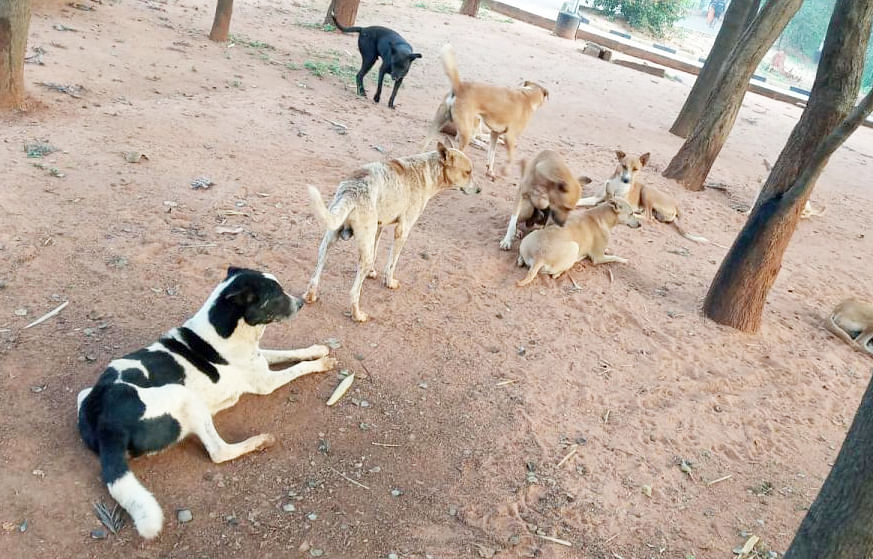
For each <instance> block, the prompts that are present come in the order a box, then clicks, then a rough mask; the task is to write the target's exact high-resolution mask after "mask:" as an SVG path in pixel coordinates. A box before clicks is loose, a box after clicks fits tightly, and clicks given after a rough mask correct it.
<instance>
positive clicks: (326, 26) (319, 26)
mask: <svg viewBox="0 0 873 559" xmlns="http://www.w3.org/2000/svg"><path fill="white" fill-rule="evenodd" d="M294 25H296V26H297V27H303V28H304V29H314V30H318V31H324V32H325V33H330V32H332V31H336V26H335V25H333V24H330V23H315V22H313V23H308V22H305V21H298V22H297V23H295V24H294Z"/></svg>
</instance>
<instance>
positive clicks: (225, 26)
mask: <svg viewBox="0 0 873 559" xmlns="http://www.w3.org/2000/svg"><path fill="white" fill-rule="evenodd" d="M232 15H233V0H218V3H217V4H216V5H215V19H214V20H212V31H210V32H209V38H210V39H212V40H213V41H218V42H224V41H226V40H227V35H228V32H229V31H230V16H232Z"/></svg>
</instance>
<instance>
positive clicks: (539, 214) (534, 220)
mask: <svg viewBox="0 0 873 559" xmlns="http://www.w3.org/2000/svg"><path fill="white" fill-rule="evenodd" d="M551 213H552V210H551V208H546V209H544V210H541V209H539V208H534V212H533V214H532V215H531V216H530V217H529V218H527V221H525V222H524V225H525V227H527V228H528V229H531V228H533V227H545V225H546V223H548V221H549V216H550V215H551Z"/></svg>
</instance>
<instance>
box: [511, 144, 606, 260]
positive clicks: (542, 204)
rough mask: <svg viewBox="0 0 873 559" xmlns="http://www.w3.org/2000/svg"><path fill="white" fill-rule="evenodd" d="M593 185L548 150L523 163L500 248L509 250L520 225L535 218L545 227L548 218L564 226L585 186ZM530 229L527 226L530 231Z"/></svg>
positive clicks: (557, 155)
mask: <svg viewBox="0 0 873 559" xmlns="http://www.w3.org/2000/svg"><path fill="white" fill-rule="evenodd" d="M590 182H591V179H589V178H588V177H579V178H576V177H574V176H573V174H572V173H571V172H570V169H569V168H568V167H567V164H566V163H564V159H563V158H562V157H561V156H560V154H558V153H557V152H555V151H552V150H549V149H547V150H544V151H541V152H539V153H538V154H537V155H536V156H535V157H534V158H533V160H531V162H530V164H529V165H528V164H525V162H524V161H522V162H521V182H520V183H519V185H518V201H517V202H516V205H515V212H514V213H513V214H512V217H510V218H509V226H508V227H507V228H506V235H505V236H504V237H503V240H502V241H501V242H500V248H502V249H503V250H509V248H510V247H511V246H512V241H513V240H514V239H515V235H516V231H517V227H518V221H519V220H521V221H528V220H531V219H532V218H534V217H535V215H534V214H541V215H542V216H543V225H545V224H546V223H545V222H547V221H548V218H549V217H551V219H552V221H554V222H555V223H557V224H558V225H564V221H566V219H567V215H568V214H569V213H570V211H572V210H573V209H574V208H575V207H576V204H577V203H578V202H579V197H580V196H581V195H582V185H583V184H588V183H590ZM531 225H532V224H531V223H528V227H530V226H531Z"/></svg>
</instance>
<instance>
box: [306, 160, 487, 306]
mask: <svg viewBox="0 0 873 559" xmlns="http://www.w3.org/2000/svg"><path fill="white" fill-rule="evenodd" d="M472 173H473V164H472V163H471V162H470V159H469V158H467V156H466V155H464V154H463V153H462V152H460V151H458V150H456V149H451V148H447V147H446V146H444V145H443V144H442V143H437V149H436V151H430V152H427V153H422V154H419V155H411V156H408V157H401V158H398V159H392V160H390V161H387V162H384V163H383V162H377V163H369V164H367V165H364V166H363V167H362V168H361V169H359V170H358V171H356V172H355V173H353V174H352V175H351V176H350V177H349V178H347V179H346V180H344V181H342V182H341V183H340V184H339V187H338V188H337V191H336V193H335V194H334V196H333V200H332V201H331V203H330V206H328V207H325V205H324V202H323V201H322V199H321V193H319V191H318V189H317V188H315V187H314V186H309V197H310V200H311V203H312V204H311V205H312V210H313V211H314V212H315V215H316V216H317V217H318V219H319V220H320V221H321V222H322V223H323V224H324V226H325V227H326V229H327V231H325V233H324V237H323V238H322V240H321V244H320V245H319V247H318V262H317V264H316V265H315V271H314V272H313V273H312V279H310V280H309V288H308V289H307V290H306V294H305V295H304V298H305V299H306V302H308V303H312V302H315V301H316V300H317V299H318V284H319V281H320V279H321V273H322V271H323V270H324V264H325V262H326V260H327V251H328V249H330V247H331V245H333V243H334V242H335V241H336V239H337V237H340V236H341V237H342V238H343V239H348V238H350V237H351V236H353V235H354V237H355V239H356V240H357V245H358V270H357V275H355V281H354V282H353V283H352V289H351V292H350V293H349V298H350V301H351V313H352V319H354V320H355V321H357V322H365V321H366V320H367V319H368V318H369V317H368V315H367V313H365V312H363V311H361V307H360V299H361V288H362V286H363V283H364V277H365V276H367V277H371V278H375V277H376V270H375V268H374V263H375V257H376V252H377V248H378V245H379V237H380V236H381V235H382V228H383V227H385V226H388V225H394V243H393V244H392V246H391V252H390V254H389V255H388V264H387V265H386V267H385V275H384V277H383V278H382V282H383V284H384V285H385V287H388V288H389V289H397V287H399V285H400V283H399V282H398V281H397V280H396V279H395V278H394V270H395V268H396V267H397V260H398V259H399V258H400V251H402V250H403V245H404V244H405V243H406V239H407V238H408V237H409V233H410V232H411V231H412V227H413V226H414V225H415V222H416V221H418V218H419V217H420V216H421V214H422V212H423V211H424V208H425V206H427V203H428V201H429V200H430V199H431V198H432V197H433V196H435V195H436V194H438V193H440V192H442V191H443V190H446V189H449V188H459V189H461V190H463V191H464V192H467V193H476V192H479V189H478V188H475V187H473V186H471V184H472V181H471V175H472Z"/></svg>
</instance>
